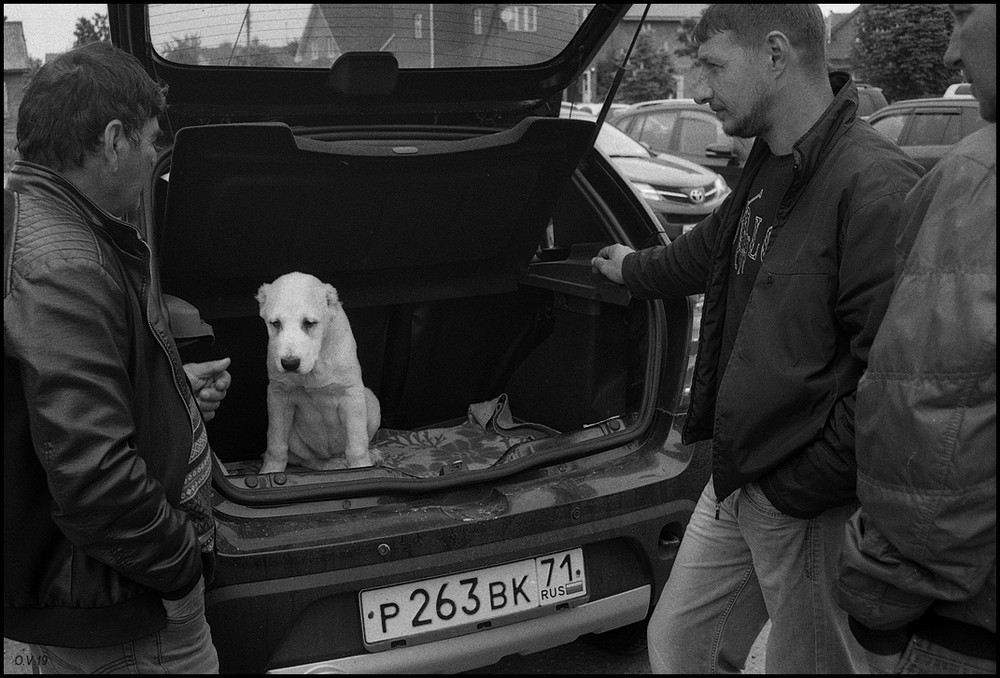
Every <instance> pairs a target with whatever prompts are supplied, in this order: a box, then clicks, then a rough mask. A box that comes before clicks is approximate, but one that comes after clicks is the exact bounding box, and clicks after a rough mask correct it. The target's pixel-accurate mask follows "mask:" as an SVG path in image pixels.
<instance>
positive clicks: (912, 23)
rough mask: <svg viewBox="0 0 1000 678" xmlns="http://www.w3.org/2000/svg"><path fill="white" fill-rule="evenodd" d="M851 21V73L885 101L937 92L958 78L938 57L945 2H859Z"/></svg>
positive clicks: (944, 36) (947, 25)
mask: <svg viewBox="0 0 1000 678" xmlns="http://www.w3.org/2000/svg"><path fill="white" fill-rule="evenodd" d="M857 22H858V33H857V40H856V42H855V44H854V49H853V53H852V55H851V56H852V62H853V66H854V71H855V73H856V75H857V78H858V80H860V81H863V82H868V83H871V84H872V85H875V86H877V87H881V88H882V91H883V93H884V94H885V97H886V99H888V100H889V101H890V102H891V101H897V100H899V99H911V98H916V97H921V96H926V95H929V94H931V95H935V96H940V95H941V92H943V91H944V90H945V88H946V87H947V86H948V85H949V84H950V83H952V82H958V81H959V79H960V78H959V75H958V73H957V72H956V71H955V70H953V69H950V68H948V67H946V66H945V65H944V63H943V61H942V58H943V57H944V53H945V50H946V49H947V48H948V39H949V36H950V35H951V28H952V18H951V13H950V12H949V11H948V9H947V6H946V5H930V4H928V5H910V4H905V5H874V4H873V5H861V6H860V8H859V10H858V18H857Z"/></svg>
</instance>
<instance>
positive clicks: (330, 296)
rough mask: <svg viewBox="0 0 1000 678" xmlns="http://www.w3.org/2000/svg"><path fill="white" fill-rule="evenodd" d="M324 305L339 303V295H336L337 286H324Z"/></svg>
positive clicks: (333, 305)
mask: <svg viewBox="0 0 1000 678" xmlns="http://www.w3.org/2000/svg"><path fill="white" fill-rule="evenodd" d="M326 305H327V306H328V307H330V308H334V307H336V306H339V305H340V297H339V296H337V288H336V287H334V286H333V285H329V284H328V285H327V286H326Z"/></svg>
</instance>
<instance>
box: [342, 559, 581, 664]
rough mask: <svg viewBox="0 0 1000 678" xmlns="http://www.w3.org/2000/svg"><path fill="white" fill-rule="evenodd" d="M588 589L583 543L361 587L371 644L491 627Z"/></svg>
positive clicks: (362, 609)
mask: <svg viewBox="0 0 1000 678" xmlns="http://www.w3.org/2000/svg"><path fill="white" fill-rule="evenodd" d="M586 595H587V579H586V571H585V569H584V566H583V549H571V550H569V551H561V552H559V553H553V554H551V555H547V556H539V557H537V558H530V559H528V560H521V561H518V562H514V563H506V564H504V565H496V566H494V567H487V568H483V569H481V570H471V571H468V572H462V573H459V574H451V575H447V576H444V577H435V578H433V579H424V580H422V581H417V582H410V583H408V584H399V585H397V586H387V587H385V588H381V589H370V590H367V591H362V592H361V619H362V623H363V625H364V634H365V643H366V644H367V645H376V644H378V645H385V644H388V645H396V644H399V642H398V641H404V640H411V639H414V640H419V641H424V640H430V639H431V638H429V637H428V634H430V636H433V637H442V636H445V635H448V636H450V635H458V634H459V633H465V632H468V631H475V630H479V629H482V628H488V627H489V626H491V625H492V623H493V622H496V621H498V620H507V621H510V619H509V618H511V617H514V616H530V615H528V614H527V613H529V612H531V611H533V610H536V609H538V608H544V607H551V606H555V605H559V604H560V603H565V602H567V601H571V600H576V599H579V598H583V597H585V596H586ZM442 632H444V633H442Z"/></svg>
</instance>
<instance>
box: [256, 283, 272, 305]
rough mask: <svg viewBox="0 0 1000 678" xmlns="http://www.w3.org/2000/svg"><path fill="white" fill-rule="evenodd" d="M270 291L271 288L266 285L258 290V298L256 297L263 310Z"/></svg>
mask: <svg viewBox="0 0 1000 678" xmlns="http://www.w3.org/2000/svg"><path fill="white" fill-rule="evenodd" d="M269 289H271V286H270V285H269V284H267V283H264V284H263V285H261V286H260V289H258V290H257V296H256V297H254V298H255V299H256V300H257V303H258V304H260V308H261V310H264V302H265V301H266V300H267V291H268V290H269Z"/></svg>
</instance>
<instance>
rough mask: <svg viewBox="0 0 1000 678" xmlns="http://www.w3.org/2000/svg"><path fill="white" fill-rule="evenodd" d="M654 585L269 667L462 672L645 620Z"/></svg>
mask: <svg viewBox="0 0 1000 678" xmlns="http://www.w3.org/2000/svg"><path fill="white" fill-rule="evenodd" d="M650 596H651V587H650V586H649V585H648V584H647V585H644V586H640V587H638V588H635V589H632V590H629V591H625V592H623V593H619V594H617V595H613V596H609V597H607V598H602V599H601V600H597V601H593V602H590V603H585V604H583V605H580V606H579V607H575V608H572V609H568V610H562V611H560V612H558V613H556V614H551V615H548V616H546V617H540V618H538V619H529V620H527V621H523V622H520V623H517V624H511V625H510V626H502V627H499V628H496V629H491V630H489V631H483V632H480V633H475V634H472V635H467V636H458V637H456V638H447V639H445V640H439V641H436V642H431V643H425V644H423V645H414V646H412V647H399V648H394V649H392V650H388V651H386V652H378V653H374V654H363V655H355V656H351V657H341V658H340V659H333V660H329V661H321V662H313V663H310V664H303V665H301V666H289V667H285V668H282V669H276V670H273V671H270V672H269V673H381V674H385V673H458V672H460V671H468V670H470V669H475V668H478V667H481V666H489V665H491V664H495V663H497V662H498V661H500V660H501V659H503V658H504V657H506V656H508V655H512V654H532V653H533V652H540V651H542V650H547V649H549V648H552V647H557V646H559V645H564V644H566V643H571V642H573V641H574V640H576V639H577V638H579V637H580V636H581V635H583V634H586V633H603V632H604V631H610V630H611V629H615V628H619V627H621V626H625V625H626V624H632V623H634V622H638V621H642V620H643V619H645V618H646V615H647V614H648V612H649V606H650Z"/></svg>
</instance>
